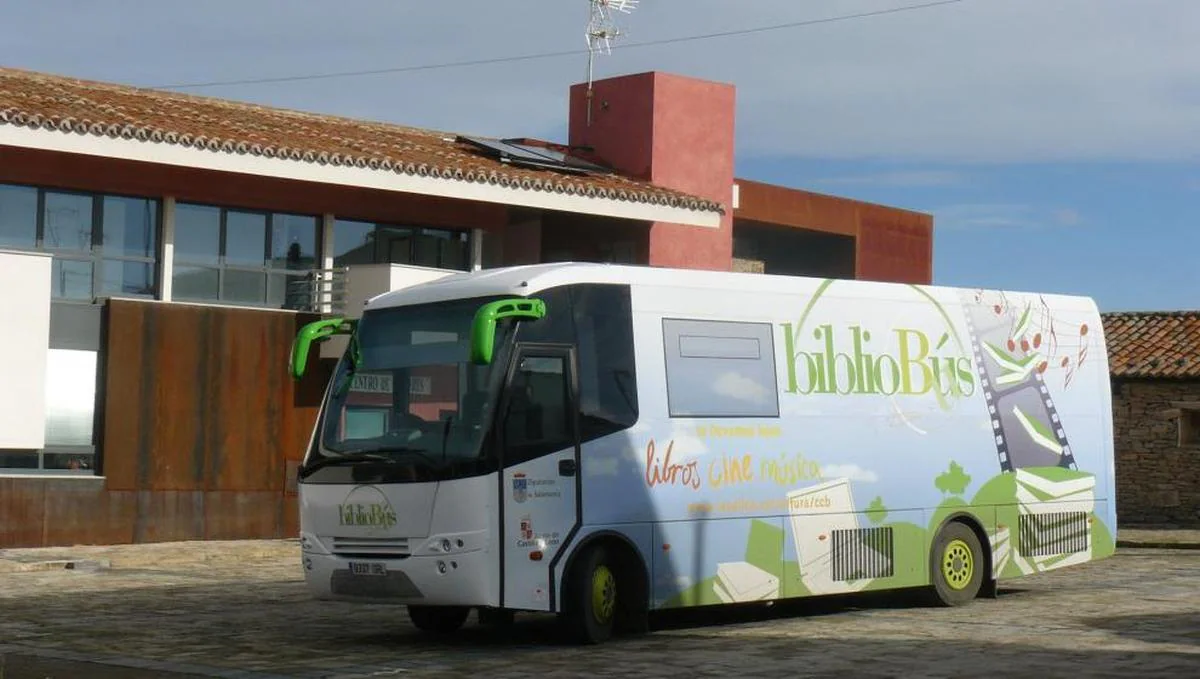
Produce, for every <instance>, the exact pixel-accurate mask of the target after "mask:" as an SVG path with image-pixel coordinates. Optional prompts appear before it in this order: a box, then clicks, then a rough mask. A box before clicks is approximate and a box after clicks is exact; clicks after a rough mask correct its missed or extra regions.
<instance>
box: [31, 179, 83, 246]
mask: <svg viewBox="0 0 1200 679" xmlns="http://www.w3.org/2000/svg"><path fill="white" fill-rule="evenodd" d="M93 202H94V200H93V198H92V196H87V195H81V194H76V193H58V192H54V191H47V192H46V207H45V211H44V214H43V216H42V219H43V227H42V245H43V247H45V248H46V249H48V250H74V251H78V252H87V251H89V250H91V248H92V221H93V219H92V205H93Z"/></svg>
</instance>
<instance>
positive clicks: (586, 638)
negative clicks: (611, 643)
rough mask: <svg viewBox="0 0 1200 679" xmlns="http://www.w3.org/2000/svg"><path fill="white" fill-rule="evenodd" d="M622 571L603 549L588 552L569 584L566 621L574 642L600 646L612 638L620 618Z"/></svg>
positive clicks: (575, 565) (580, 559)
mask: <svg viewBox="0 0 1200 679" xmlns="http://www.w3.org/2000/svg"><path fill="white" fill-rule="evenodd" d="M618 572H619V569H618V568H616V564H614V563H613V561H612V560H611V559H610V558H609V556H608V553H607V552H606V551H605V549H604V547H603V546H601V545H593V546H591V547H588V548H587V551H585V552H584V553H583V554H580V555H579V558H578V559H577V560H576V561H575V564H574V567H573V568H572V572H571V574H570V578H569V579H568V580H567V590H566V595H567V596H566V600H565V601H564V602H563V604H564V606H563V608H564V611H563V617H564V619H565V620H564V621H565V622H566V623H567V631H568V633H569V634H570V636H571V638H572V640H574V641H576V642H579V643H583V644H599V643H603V642H605V641H608V640H609V638H611V637H612V633H613V623H614V621H615V620H616V617H617V605H618V601H617V574H618Z"/></svg>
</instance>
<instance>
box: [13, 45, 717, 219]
mask: <svg viewBox="0 0 1200 679" xmlns="http://www.w3.org/2000/svg"><path fill="white" fill-rule="evenodd" d="M5 124H9V125H21V126H25V127H31V128H37V127H41V128H45V129H50V130H61V131H64V132H76V133H79V134H92V135H96V136H109V137H120V138H125V139H140V140H149V141H154V142H159V143H164V144H175V145H182V146H190V147H193V148H201V149H205V148H207V149H209V150H213V151H223V152H226V153H231V154H234V153H236V154H243V153H250V154H254V155H262V156H267V157H275V158H285V159H291V160H296V161H301V162H309V163H322V164H331V165H354V166H357V167H363V168H371V169H376V170H379V171H383V172H396V173H406V174H412V175H422V176H428V175H432V176H441V177H444V178H446V179H460V180H464V181H468V182H489V183H493V184H498V185H502V186H508V187H514V188H516V187H520V188H528V189H535V190H542V191H548V192H560V193H566V194H574V195H580V196H588V197H600V198H611V199H616V200H623V201H631V202H639V203H648V204H654V205H663V206H671V207H681V208H689V209H693V210H701V211H709V212H720V211H722V210H723V208H722V206H721V205H719V204H718V203H715V202H713V201H709V200H705V199H702V198H697V197H695V196H690V195H687V194H685V193H681V192H679V191H673V190H670V189H665V188H662V187H658V186H655V185H653V184H650V183H648V182H644V181H638V180H635V179H631V178H628V177H623V176H620V175H616V174H607V175H576V174H568V173H565V172H559V171H555V170H551V169H545V170H543V169H535V168H524V167H516V166H513V165H510V164H507V163H503V162H500V161H499V160H495V159H492V158H489V157H487V156H484V155H481V154H480V153H478V152H476V151H475V150H474V149H473V148H472V147H470V146H468V145H466V144H463V143H459V142H456V141H454V138H455V136H456V135H454V134H446V133H442V132H436V131H433V130H423V129H417V128H412V127H404V126H401V125H394V124H389V123H381V122H373V121H365V120H354V119H349V118H342V117H337V116H330V115H320V114H314V113H306V112H302V111H293V110H288V109H280V108H271V107H267V106H259V105H255V104H248V103H243V102H236V101H229V100H224V99H215V98H210V97H199V96H194V95H187V94H178V93H174V92H164V91H160V90H149V89H143V88H136V87H129V86H124V85H115V84H110V83H102V82H93V81H86V80H79V79H74V78H66V77H61V76H55V75H48V74H43V73H35V72H30V71H24V70H18V69H9V68H0V125H5Z"/></svg>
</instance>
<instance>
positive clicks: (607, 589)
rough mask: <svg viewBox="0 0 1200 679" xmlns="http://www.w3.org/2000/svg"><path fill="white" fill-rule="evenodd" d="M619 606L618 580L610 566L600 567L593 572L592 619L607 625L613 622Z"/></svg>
mask: <svg viewBox="0 0 1200 679" xmlns="http://www.w3.org/2000/svg"><path fill="white" fill-rule="evenodd" d="M616 606H617V580H616V578H614V577H613V574H612V571H610V570H608V566H598V567H597V568H596V570H595V571H593V572H592V617H594V618H595V619H596V622H598V623H600V624H602V625H606V624H608V621H609V620H612V617H613V611H614V610H615V609H616Z"/></svg>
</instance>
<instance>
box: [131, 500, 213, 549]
mask: <svg viewBox="0 0 1200 679" xmlns="http://www.w3.org/2000/svg"><path fill="white" fill-rule="evenodd" d="M133 539H134V541H135V542H175V541H181V540H203V539H204V493H203V492H201V491H173V490H165V491H141V492H139V493H138V494H137V518H136V519H135V521H134V533H133Z"/></svg>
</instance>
